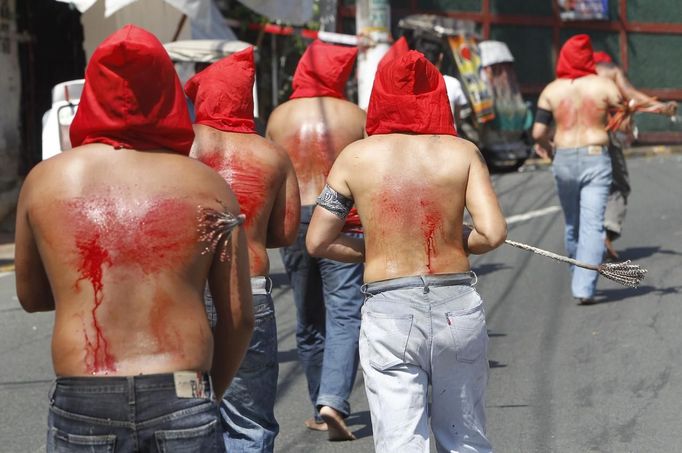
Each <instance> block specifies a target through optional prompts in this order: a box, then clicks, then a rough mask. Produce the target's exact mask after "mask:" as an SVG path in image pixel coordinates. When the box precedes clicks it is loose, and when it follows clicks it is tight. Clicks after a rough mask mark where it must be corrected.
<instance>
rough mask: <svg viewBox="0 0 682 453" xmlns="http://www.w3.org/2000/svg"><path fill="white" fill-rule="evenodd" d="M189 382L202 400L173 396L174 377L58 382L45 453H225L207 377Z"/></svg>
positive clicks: (69, 379) (77, 378) (135, 377)
mask: <svg viewBox="0 0 682 453" xmlns="http://www.w3.org/2000/svg"><path fill="white" fill-rule="evenodd" d="M194 382H195V384H196V383H202V384H203V385H204V386H205V388H206V389H207V390H208V392H207V393H206V395H205V396H204V397H202V398H182V397H178V396H177V395H176V387H175V380H174V374H173V373H168V374H152V375H139V376H128V377H66V378H57V380H56V381H55V384H54V386H53V388H52V391H51V392H50V393H51V395H50V412H49V416H48V433H47V451H48V452H73V451H88V452H130V451H144V452H167V451H201V452H224V451H225V445H224V444H223V441H222V437H221V431H222V430H221V428H220V420H219V417H220V415H219V413H218V407H217V406H216V404H215V403H214V402H213V401H212V399H211V391H212V390H210V382H209V379H208V375H206V374H204V375H203V376H201V374H199V378H197V379H196V380H195V381H194ZM202 384H198V385H202Z"/></svg>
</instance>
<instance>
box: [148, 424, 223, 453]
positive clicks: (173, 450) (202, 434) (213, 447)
mask: <svg viewBox="0 0 682 453" xmlns="http://www.w3.org/2000/svg"><path fill="white" fill-rule="evenodd" d="M217 425H218V421H217V420H213V421H211V422H210V423H208V424H206V425H203V426H197V427H196V428H186V429H174V430H165V431H157V432H156V433H155V434H154V436H155V437H156V446H157V448H158V449H159V451H160V452H162V453H191V452H202V453H204V452H206V453H210V452H223V451H225V449H224V445H223V444H222V436H221V435H219V433H218V432H217Z"/></svg>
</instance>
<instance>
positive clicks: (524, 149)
mask: <svg viewBox="0 0 682 453" xmlns="http://www.w3.org/2000/svg"><path fill="white" fill-rule="evenodd" d="M398 26H399V28H401V29H402V31H403V32H404V34H405V35H406V38H407V40H408V43H409V44H410V48H413V49H416V50H420V51H423V52H424V53H425V54H427V52H430V53H433V52H432V48H433V46H438V47H439V49H440V50H439V52H440V53H441V54H442V55H443V56H444V57H443V59H442V62H440V70H441V72H442V73H443V74H444V75H450V76H452V77H455V78H457V79H458V80H459V81H460V83H461V85H462V90H463V91H464V94H465V96H466V98H467V100H468V109H464V112H463V113H464V115H462V116H461V118H456V121H457V126H458V129H459V134H460V135H461V136H462V137H463V138H466V139H468V140H471V141H472V142H474V143H476V145H477V146H478V147H479V148H480V149H481V152H482V153H483V156H484V157H485V159H486V161H487V162H488V165H489V166H490V167H492V168H496V169H507V170H511V169H517V168H518V167H520V166H521V165H523V163H524V161H525V160H526V159H527V158H528V157H529V156H530V154H531V144H532V142H531V138H530V137H531V135H530V127H531V126H532V113H531V110H530V106H529V104H528V103H526V102H524V100H523V98H522V96H521V91H520V89H519V85H518V81H517V78H516V72H515V70H514V67H513V62H514V57H513V56H512V54H511V52H510V51H509V48H508V47H507V45H506V44H504V43H503V42H500V41H482V42H481V41H480V40H479V39H478V37H477V36H476V33H475V24H474V23H473V22H472V21H466V20H458V19H453V18H450V17H443V16H437V15H429V14H417V15H412V16H408V17H405V18H403V19H402V20H401V21H400V22H399V24H398Z"/></svg>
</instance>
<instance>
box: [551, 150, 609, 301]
mask: <svg viewBox="0 0 682 453" xmlns="http://www.w3.org/2000/svg"><path fill="white" fill-rule="evenodd" d="M552 171H553V173H554V179H555V180H556V185H557V192H558V195H559V201H560V202H561V207H562V209H563V211H564V218H565V221H566V230H565V238H564V240H565V244H566V251H567V253H568V256H569V257H571V258H575V259H576V260H578V261H582V262H585V263H588V264H595V265H596V264H600V263H601V262H602V259H603V257H604V212H605V210H606V200H607V198H608V196H609V188H610V187H611V171H612V170H611V158H610V157H609V153H608V150H607V148H606V147H605V146H598V147H597V146H585V147H581V148H562V149H557V150H556V153H555V155H554V163H553V164H552ZM572 272H573V277H572V283H571V291H572V292H573V296H574V297H577V298H592V297H594V293H595V291H596V288H597V277H598V276H599V274H598V273H597V272H596V271H592V270H589V269H584V268H581V267H576V266H572Z"/></svg>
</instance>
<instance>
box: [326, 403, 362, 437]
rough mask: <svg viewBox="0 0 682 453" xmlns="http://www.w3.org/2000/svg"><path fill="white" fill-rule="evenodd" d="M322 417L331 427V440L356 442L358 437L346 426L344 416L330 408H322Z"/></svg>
mask: <svg viewBox="0 0 682 453" xmlns="http://www.w3.org/2000/svg"><path fill="white" fill-rule="evenodd" d="M320 416H321V417H322V418H323V419H324V421H325V422H327V426H328V427H329V440H332V441H339V440H355V439H356V437H355V436H354V435H353V433H352V432H350V430H349V429H348V427H347V426H346V422H345V421H343V416H342V415H341V413H340V412H339V411H337V410H336V409H333V408H331V407H329V406H322V408H321V409H320Z"/></svg>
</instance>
